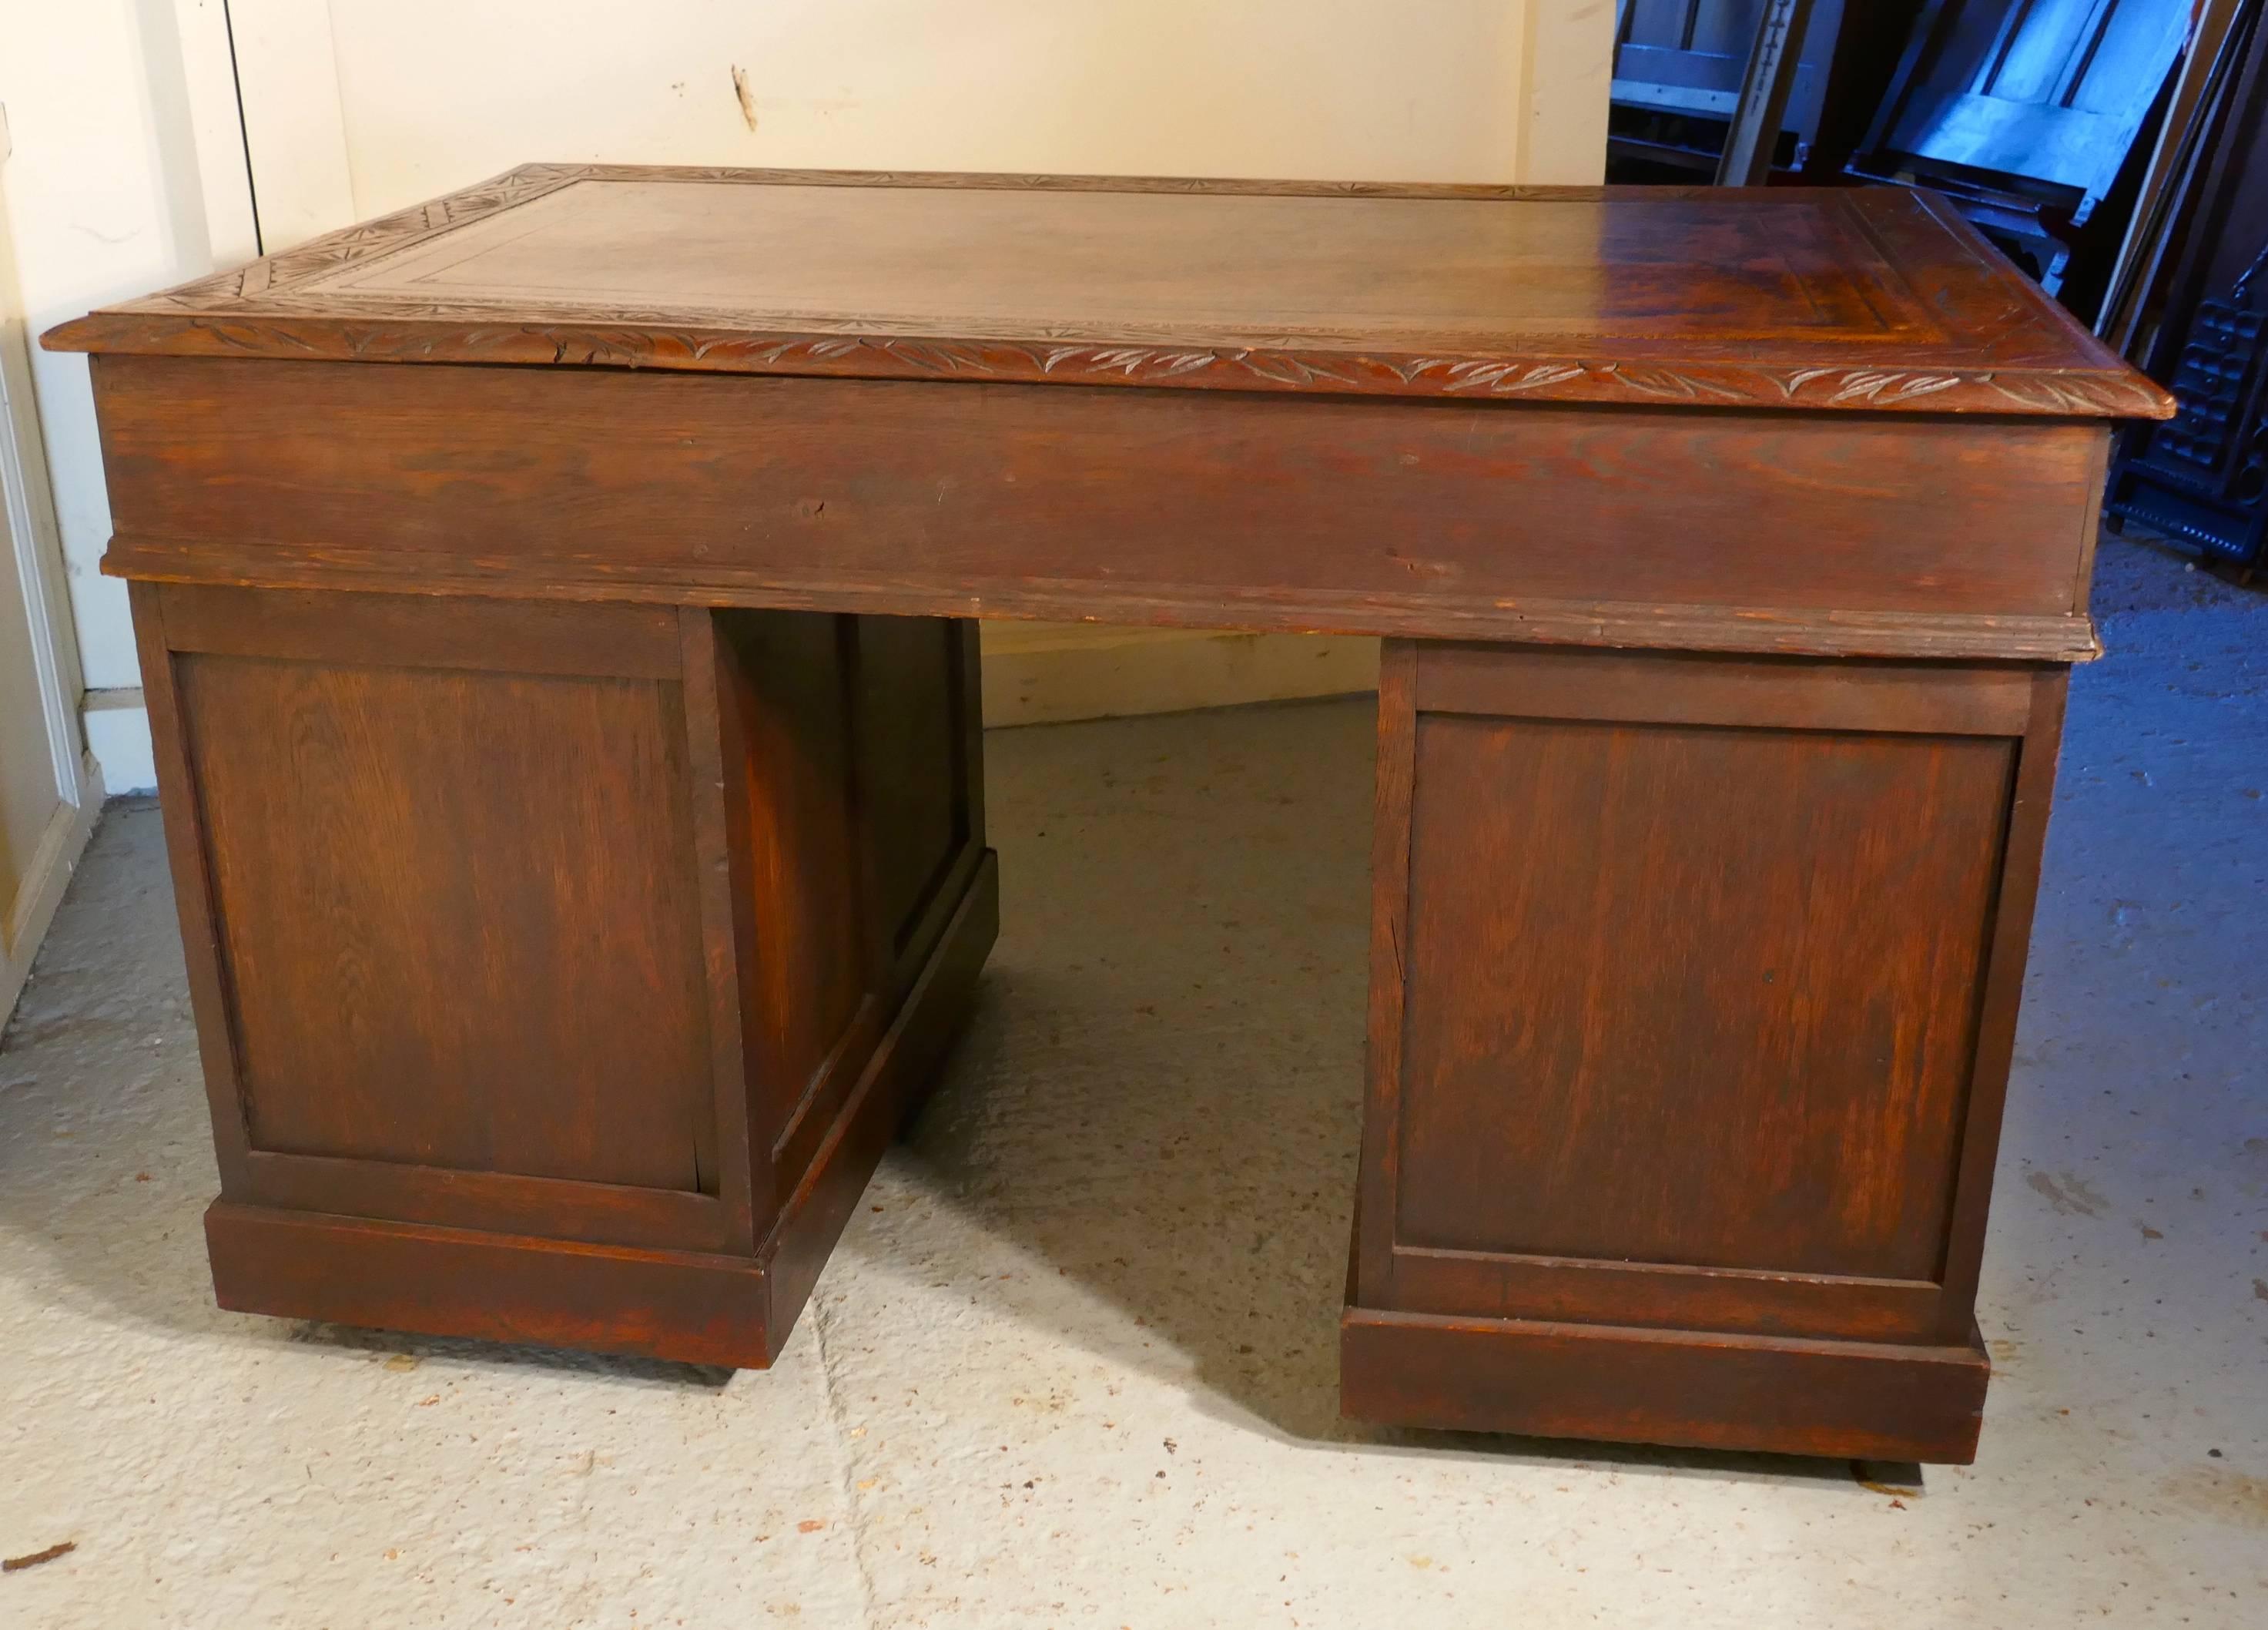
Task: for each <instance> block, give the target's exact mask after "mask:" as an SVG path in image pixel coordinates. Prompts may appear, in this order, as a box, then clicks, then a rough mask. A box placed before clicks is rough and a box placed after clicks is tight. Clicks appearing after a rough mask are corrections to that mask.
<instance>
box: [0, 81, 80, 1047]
mask: <svg viewBox="0 0 2268 1630" xmlns="http://www.w3.org/2000/svg"><path fill="white" fill-rule="evenodd" d="M9 148H10V144H9V139H8V130H7V123H6V114H5V111H4V110H0V188H4V185H5V181H6V174H7V162H8V154H9ZM5 219H6V210H5V207H4V203H0V221H4V220H5ZM27 343H28V336H26V333H25V330H24V319H23V313H22V312H21V311H20V310H19V309H18V299H17V297H16V280H15V270H14V267H13V264H12V262H11V260H10V257H9V247H8V243H7V237H6V233H5V232H4V231H0V513H4V514H5V517H6V527H5V530H6V533H7V536H8V541H9V543H10V545H11V548H12V549H13V552H14V555H15V563H16V578H17V580H18V582H19V583H20V584H21V585H22V588H23V611H24V616H25V620H26V623H29V625H30V628H31V637H32V667H33V673H34V674H35V675H37V677H38V682H39V691H40V714H41V718H42V720H43V722H44V724H45V726H46V730H47V738H48V761H49V763H51V764H52V765H53V767H54V770H55V814H54V815H52V816H51V817H50V818H49V820H48V825H47V828H46V830H44V831H43V832H42V833H41V834H40V841H39V844H38V845H37V847H36V848H35V849H34V850H33V853H32V855H31V857H30V859H29V864H28V866H27V867H26V873H25V875H24V878H23V880H22V883H21V886H20V887H19V888H18V890H17V894H16V898H15V904H14V905H13V907H12V908H11V910H10V911H9V912H8V917H7V920H6V921H4V922H0V1026H4V1025H5V1023H6V1022H7V1020H8V1017H9V1015H10V1014H11V1013H13V1012H14V1010H15V1007H16V998H17V996H18V993H19V992H21V991H22V990H23V987H24V981H25V980H26V978H28V977H30V976H31V971H32V957H33V954H34V953H36V952H37V951H38V949H39V948H40V940H41V939H42V938H44V937H45V936H46V933H47V931H48V924H49V923H50V922H51V921H53V920H54V918H55V909H56V907H57V906H59V905H61V904H62V903H63V888H64V885H65V884H67V883H68V882H69V881H70V874H71V873H72V871H73V870H74V869H75V868H76V867H77V865H78V858H79V855H80V853H81V852H83V851H84V850H85V847H86V840H87V837H88V836H89V835H90V834H91V833H92V830H93V829H94V820H95V816H96V815H97V814H99V812H100V810H101V808H102V781H101V774H100V771H99V770H98V769H97V767H96V765H95V763H94V761H93V759H92V757H90V756H88V754H87V752H86V749H85V745H84V743H83V742H82V741H81V738H80V735H79V721H78V701H79V696H80V694H81V690H82V686H81V684H80V680H79V667H78V644H77V638H75V637H74V635H73V633H72V631H71V620H70V601H69V598H68V594H67V590H66V588H65V586H64V581H63V540H62V535H61V534H60V533H59V532H58V531H57V530H56V527H55V503H54V500H53V498H52V497H51V496H50V494H49V493H48V466H47V460H46V457H45V455H44V454H43V453H42V452H41V450H40V417H39V412H38V409H37V408H36V406H35V404H34V403H33V396H32V370H31V356H30V352H29V350H27V349H26V346H27Z"/></svg>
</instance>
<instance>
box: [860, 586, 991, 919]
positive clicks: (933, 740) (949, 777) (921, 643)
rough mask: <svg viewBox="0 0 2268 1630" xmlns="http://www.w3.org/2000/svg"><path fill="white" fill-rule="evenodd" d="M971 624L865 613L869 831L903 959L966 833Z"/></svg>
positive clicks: (863, 752)
mask: <svg viewBox="0 0 2268 1630" xmlns="http://www.w3.org/2000/svg"><path fill="white" fill-rule="evenodd" d="M971 627H972V625H969V624H966V623H953V622H948V621H946V619H944V618H941V617H861V618H860V619H859V620H858V670H857V671H858V718H859V734H858V796H859V801H860V803H861V805H862V806H863V807H864V809H865V818H866V822H867V830H868V832H869V837H868V844H867V850H868V854H869V856H870V864H871V865H872V867H873V887H874V896H875V897H874V908H875V913H876V918H875V926H876V928H877V931H878V932H877V936H876V938H877V943H878V946H879V947H880V948H881V949H882V950H883V951H884V952H885V954H886V955H887V961H888V962H889V963H895V962H896V961H897V959H898V958H899V956H901V955H902V954H903V953H904V951H905V949H906V948H907V945H908V943H909V940H911V938H912V935H913V932H914V930H915V929H916V928H917V926H919V924H920V920H921V915H922V911H923V908H924V907H925V906H926V905H927V904H929V902H930V900H931V899H932V897H934V896H935V895H936V892H937V889H938V887H939V884H941V883H942V882H943V881H945V874H946V870H947V869H948V868H949V867H951V866H952V864H953V862H954V860H955V859H957V858H958V857H959V855H960V853H961V848H962V846H963V845H965V843H966V842H967V840H968V833H967V832H965V831H963V830H960V825H959V822H960V819H961V811H962V809H963V808H964V803H965V800H964V799H963V797H962V787H963V785H965V783H966V781H967V779H968V777H967V772H966V771H965V769H964V767H963V765H962V763H961V758H962V755H963V745H964V744H963V742H962V741H961V734H960V733H959V732H958V731H957V730H956V729H955V728H954V724H955V721H956V719H958V718H959V717H960V712H961V708H963V707H964V706H968V705H972V704H973V703H974V698H963V697H962V696H961V675H960V672H959V667H960V655H961V653H960V649H959V645H958V643H957V642H958V641H959V640H960V639H961V638H963V634H964V631H965V630H968V629H970V628H971Z"/></svg>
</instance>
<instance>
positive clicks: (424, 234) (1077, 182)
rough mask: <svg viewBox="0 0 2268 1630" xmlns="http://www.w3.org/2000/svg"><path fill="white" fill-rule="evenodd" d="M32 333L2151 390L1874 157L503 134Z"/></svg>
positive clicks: (1520, 379) (1725, 402) (1580, 387)
mask: <svg viewBox="0 0 2268 1630" xmlns="http://www.w3.org/2000/svg"><path fill="white" fill-rule="evenodd" d="M47 343H48V344H49V345H50V346H55V347H60V348H66V349H77V350H99V351H166V352H176V353H181V354H189V355H206V356H267V357H276V358H291V359H294V360H302V359H307V358H346V359H353V360H358V361H379V360H390V361H409V362H418V361H434V362H498V363H519V364H534V365H560V364H572V365H605V366H625V367H661V368H671V369H691V370H699V371H712V372H739V373H767V372H769V373H791V374H825V375H844V376H855V377H862V378H913V379H954V380H1013V381H1020V382H1026V383H1064V384H1104V385H1119V384H1132V385H1152V386H1161V387H1173V388H1228V389H1237V390H1256V391H1298V392H1310V393H1326V394H1350V393H1351V394H1357V395H1396V396H1410V395H1418V396H1459V395H1465V396H1480V397H1493V398H1513V399H1520V400H1528V401H1539V402H1543V401H1565V402H1615V403H1651V404H1653V405H1661V404H1665V403H1667V404H1674V405H1679V406H1687V407H1695V408H1724V407H1757V408H1770V409H1790V408H1807V409H1830V410H1837V409H1851V410H1869V411H1883V410H1906V409H1922V410H1926V411H1931V412H1954V413H1966V412H1983V413H1996V414H2040V415H2048V416H2076V417H2120V416H2139V417H2166V416H2167V415H2168V414H2169V413H2170V412H2171V411H2172V406H2171V402H2170V399H2169V398H2168V397H2167V396H2166V395H2165V394H2164V393H2163V392H2162V391H2161V390H2160V389H2159V387H2157V386H2155V385H2154V384H2153V383H2151V382H2150V381H2149V380H2147V379H2146V378H2144V377H2143V376H2142V375H2141V374H2140V373H2139V372H2135V371H2134V370H2132V368H2129V367H2128V366H2126V365H2125V364H2124V363H2123V362H2121V361H2119V360H2118V359H2117V358H2116V357H2115V356H2113V355H2112V354H2111V353H2110V351H2108V350H2105V349H2104V348H2103V347H2102V346H2101V345H2100V344H2099V343H2096V342H2095V340H2094V339H2093V337H2092V336H2089V335H2088V334H2087V333H2086V331H2085V330H2084V329H2083V328H2080V326H2079V325H2078V324H2077V323H2075V322H2073V321H2072V320H2071V319H2070V318H2069V317H2068V316H2067V315H2066V313H2063V311H2062V310H2061V309H2060V308H2059V307H2058V306H2055V305H2054V304H2053V302H2051V301H2050V300H2048V299H2045V298H2044V297H2043V296H2042V295H2041V294H2040V293H2039V292H2038V291H2037V290H2036V289H2035V288H2034V287H2033V286H2032V285H2031V284H2029V283H2028V282H2027V281H2026V280H2025V279H2024V278H2023V277H2021V275H2019V274H2018V273H2017V272H2016V271H2015V270H2014V269H2013V268H2011V267H2010V266H2009V265H2008V264H2007V262H2005V261H2003V260H2002V259H2000V257H1999V255H1998V254H1995V253H1994V252H1993V251H1992V249H1990V248H1989V247H1986V246H1985V243H1984V242H1983V240H1981V239H1979V238H1977V236H1976V234H1975V233H1974V232H1972V231H1971V230H1970V228H1969V227H1968V226H1967V225H1964V224H1963V223H1962V221H1961V220H1960V218H1959V217H1958V216H1957V215H1956V214H1955V212H1954V211H1953V210H1950V209H1949V208H1948V207H1947V206H1945V205H1944V204H1942V203H1940V202H1938V201H1936V200H1935V199H1934V198H1933V197H1931V196H1929V195H1925V194H1919V193H1915V192H1911V191H1907V190H1904V189H1900V188H1882V189H1877V190H1869V191H1853V190H1845V189H1834V190H1807V189H1801V188H1774V189H1771V191H1764V190H1762V189H1757V190H1754V191H1749V192H1742V193H1737V194H1734V193H1726V192H1718V191H1712V190H1710V189H1705V188H1622V189H1616V188H1479V187H1476V188H1452V187H1394V186H1381V185H1360V184H1346V185H1336V186H1334V185H1317V184H1305V183H1253V182H1241V183H1240V182H1219V181H1162V180H1161V181H1139V180H1120V181H1101V180H1097V179H1095V178H1079V177H1038V176H988V175H890V174H873V173H828V172H823V171H762V170H703V169H646V168H639V167H636V166H589V165H585V166H577V165H532V166H524V167H522V168H520V169H518V170H514V171H512V172H511V173H507V174H505V175H503V176H499V177H497V178H496V179H495V180H494V181H489V182H486V183H484V184H482V186H479V187H475V188H469V189H468V190H466V191H464V192H460V193H457V194H453V195H449V196H447V197H445V198H440V199H436V200H434V201H433V202H432V203H427V204H423V205H419V206H417V207H416V208H413V209H410V210H401V211H397V212H396V213H394V214H393V215H391V216H387V217H385V218H381V219H379V220H376V221H372V222H368V223H365V224H364V225H358V226H356V227H352V228H350V229H348V230H347V231H344V232H338V233H334V234H332V235H331V236H329V237H328V238H325V239H320V240H317V241H315V242H313V243H311V244H307V245H304V246H301V247H298V248H295V249H293V250H291V251H288V252H286V253H284V254H279V255H276V256H272V257H270V258H269V259H266V260H262V261H260V262H255V263H254V264H253V265H251V266H249V267H246V268H241V269H236V270H232V271H229V272H225V273H221V274H219V275H217V276H216V277H208V278H204V279H202V280H200V281H198V282H197V283H195V284H189V285H187V286H185V287H183V288H180V289H177V290H173V291H169V292H167V293H165V294H160V295H157V296H153V297H151V298H149V299H141V300H136V301H131V302H128V303H126V304H123V305H121V306H111V307H107V308H105V309H104V310H102V311H100V312H97V313H93V314H92V315H91V316H89V317H86V318H85V319H82V320H79V321H76V322H73V323H70V324H66V325H64V326H63V328H58V329H56V330H55V331H54V332H52V333H50V334H49V335H48V336H47Z"/></svg>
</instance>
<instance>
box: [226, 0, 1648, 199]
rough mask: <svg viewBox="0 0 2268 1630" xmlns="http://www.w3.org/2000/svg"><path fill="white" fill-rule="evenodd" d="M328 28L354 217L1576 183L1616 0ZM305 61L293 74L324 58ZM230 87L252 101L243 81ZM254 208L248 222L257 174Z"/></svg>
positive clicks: (570, 13) (1100, 4)
mask: <svg viewBox="0 0 2268 1630" xmlns="http://www.w3.org/2000/svg"><path fill="white" fill-rule="evenodd" d="M237 6H238V12H239V18H244V17H245V16H247V6H249V7H250V14H252V15H266V14H268V13H269V12H273V11H288V10H292V9H293V8H292V6H291V0H237ZM299 9H301V10H304V9H305V8H299ZM330 17H331V33H332V45H333V62H334V63H335V86H336V94H337V98H338V103H339V106H340V108H341V110H342V116H343V120H344V127H345V135H346V140H345V149H346V157H347V167H348V171H349V174H350V182H351V191H352V200H351V204H350V206H348V207H350V209H351V210H352V211H354V212H356V213H359V214H368V213H370V212H372V211H375V210H386V209H390V208H393V207H395V206H397V205H401V204H404V203H413V202H415V201H416V200H418V199H420V198H423V197H428V196H430V195H432V194H433V193H436V192H438V191H443V190H446V189H447V188H453V187H457V186H461V185H463V184H464V183H466V182H467V181H472V180H475V179H477V178H478V177H480V176H482V175H485V174H488V173H492V172H494V171H497V170H501V169H504V168H507V167H509V166H512V165H513V164H516V163H519V162H521V161H523V160H526V159H532V158H547V159H620V160H626V161H640V160H643V161H652V162H681V163H703V164H762V165H811V166H856V167H874V168H893V167H907V168H920V169H969V170H1055V171H1071V172H1079V171H1098V172H1109V173H1160V174H1220V175H1268V176H1292V177H1320V178H1331V179H1371V180H1396V181H1403V180H1407V181H1511V180H1551V181H1595V180H1596V179H1598V176H1599V174H1600V171H1601V166H1602V164H1603V162H1604V153H1605V117H1606V78H1607V65H1608V56H1609V51H1610V34H1611V30H1612V23H1613V10H1612V7H1611V5H1610V4H1608V3H1607V0H1588V3H1587V4H1546V3H1545V0H1534V3H1533V4H1531V3H1530V0H1424V3H1423V4H1409V3H1408V0H1237V3H1236V4H1222V3H1221V0H1083V3H1079V4H1071V3H1068V0H828V4H813V3H812V0H675V3H674V4H656V3H655V0H549V4H544V5H542V6H541V7H534V6H532V5H528V4H509V5H507V4H489V5H468V4H464V0H331V6H330ZM243 33H244V30H243V28H242V26H239V40H240V41H241V38H242V34H243ZM298 64H299V66H298V70H297V77H298V79H299V81H300V83H301V84H302V85H307V84H308V81H309V80H310V79H311V78H312V77H314V76H315V70H316V69H317V67H318V64H317V63H316V62H315V61H314V60H313V59H312V58H311V57H308V56H305V55H302V56H300V57H299V58H298ZM247 74H248V75H249V70H247ZM736 75H738V76H740V77H741V78H743V79H744V81H745V84H746V87H747V97H746V100H747V111H744V109H743V106H742V98H741V96H740V93H739V92H737V91H736V88H735V83H734V81H735V76H736ZM247 93H248V96H251V97H252V98H253V100H255V101H256V100H259V99H258V94H257V92H256V91H255V87H254V86H253V85H250V84H249V83H248V84H247ZM300 94H302V95H303V96H305V97H306V98H307V99H309V100H318V99H320V97H321V96H322V95H323V89H322V87H321V86H320V85H319V84H318V85H313V87H312V88H309V89H306V90H303V91H302V92H300ZM254 157H255V160H256V162H257V166H258V167H260V168H261V169H262V170H263V171H264V169H265V167H266V165H267V163H268V156H267V150H266V145H265V144H264V143H263V142H262V141H261V132H260V131H259V130H257V129H255V130H254ZM260 192H261V206H262V211H263V214H265V213H266V211H267V210H268V209H269V199H270V193H271V189H270V187H269V183H268V181H267V179H266V176H265V174H264V173H263V174H262V176H261V187H260Z"/></svg>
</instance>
